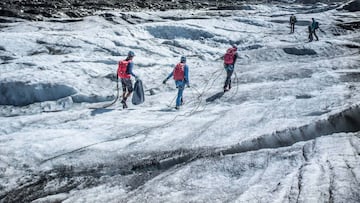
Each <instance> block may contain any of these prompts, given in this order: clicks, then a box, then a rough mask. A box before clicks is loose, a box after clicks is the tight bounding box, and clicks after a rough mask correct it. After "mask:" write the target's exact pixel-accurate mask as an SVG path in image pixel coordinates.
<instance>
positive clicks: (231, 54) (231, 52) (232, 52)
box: [224, 45, 238, 92]
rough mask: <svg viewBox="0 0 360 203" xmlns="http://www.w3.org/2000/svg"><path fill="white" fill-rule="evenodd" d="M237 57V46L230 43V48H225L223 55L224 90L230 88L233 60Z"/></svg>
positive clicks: (233, 66)
mask: <svg viewBox="0 0 360 203" xmlns="http://www.w3.org/2000/svg"><path fill="white" fill-rule="evenodd" d="M237 58H238V53H237V47H236V46H235V45H232V47H231V48H229V49H227V51H226V53H225V55H224V68H225V70H226V80H225V84H224V92H226V91H229V90H230V89H231V76H232V74H233V72H234V68H235V62H236V59H237Z"/></svg>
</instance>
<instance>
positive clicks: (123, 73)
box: [117, 51, 138, 109]
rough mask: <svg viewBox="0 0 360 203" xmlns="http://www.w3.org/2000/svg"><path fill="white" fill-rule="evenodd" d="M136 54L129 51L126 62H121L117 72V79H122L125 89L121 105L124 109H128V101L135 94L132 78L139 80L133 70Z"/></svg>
mask: <svg viewBox="0 0 360 203" xmlns="http://www.w3.org/2000/svg"><path fill="white" fill-rule="evenodd" d="M134 56H135V53H134V52H133V51H129V53H128V56H127V58H126V59H125V60H122V61H119V66H118V70H117V77H118V78H120V79H121V85H122V89H123V95H122V98H123V99H122V100H121V103H122V104H123V108H124V109H125V108H127V104H126V100H127V98H128V97H129V96H130V95H131V93H132V92H133V84H132V81H131V76H134V77H135V79H136V80H137V79H138V76H136V75H135V74H134V73H133V72H132V69H133V67H134V63H133V61H132V59H133V58H134Z"/></svg>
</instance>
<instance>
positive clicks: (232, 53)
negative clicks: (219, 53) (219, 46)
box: [224, 48, 237, 65]
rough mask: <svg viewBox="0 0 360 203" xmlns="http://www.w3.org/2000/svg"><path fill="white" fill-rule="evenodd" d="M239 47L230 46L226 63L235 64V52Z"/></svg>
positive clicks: (225, 59) (225, 56)
mask: <svg viewBox="0 0 360 203" xmlns="http://www.w3.org/2000/svg"><path fill="white" fill-rule="evenodd" d="M236 51H237V48H228V50H227V51H226V53H225V55H224V63H225V64H226V65H230V64H233V63H234V61H235V54H236Z"/></svg>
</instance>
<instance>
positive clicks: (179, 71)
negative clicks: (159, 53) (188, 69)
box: [173, 63, 185, 80]
mask: <svg viewBox="0 0 360 203" xmlns="http://www.w3.org/2000/svg"><path fill="white" fill-rule="evenodd" d="M184 68H185V63H178V64H177V65H176V66H175V69H174V72H173V75H174V80H184V72H185V71H184Z"/></svg>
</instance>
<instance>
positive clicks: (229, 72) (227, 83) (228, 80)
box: [224, 69, 234, 89]
mask: <svg viewBox="0 0 360 203" xmlns="http://www.w3.org/2000/svg"><path fill="white" fill-rule="evenodd" d="M233 72H234V69H231V70H226V80H225V84H224V89H226V88H229V89H231V76H232V74H233Z"/></svg>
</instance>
